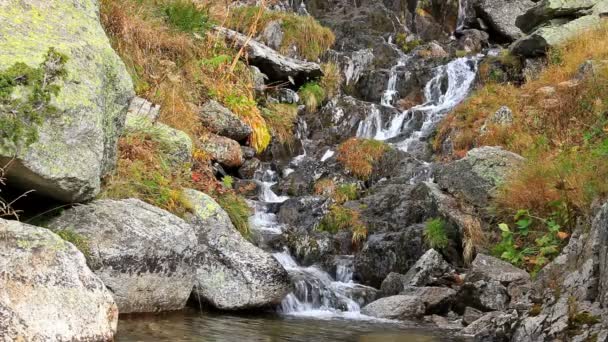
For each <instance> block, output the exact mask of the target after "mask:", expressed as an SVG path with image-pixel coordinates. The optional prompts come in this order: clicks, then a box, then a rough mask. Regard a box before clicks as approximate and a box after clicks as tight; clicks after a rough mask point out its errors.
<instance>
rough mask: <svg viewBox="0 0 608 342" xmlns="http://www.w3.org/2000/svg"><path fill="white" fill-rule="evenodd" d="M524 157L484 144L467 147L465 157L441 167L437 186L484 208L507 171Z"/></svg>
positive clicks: (518, 163) (515, 166)
mask: <svg viewBox="0 0 608 342" xmlns="http://www.w3.org/2000/svg"><path fill="white" fill-rule="evenodd" d="M523 161H524V159H523V158H522V157H521V156H519V155H517V154H515V153H512V152H508V151H505V150H503V149H501V148H500V147H490V146H484V147H479V148H475V149H472V150H470V151H469V152H468V153H467V155H466V157H464V158H462V159H460V160H457V161H455V162H452V163H450V164H447V165H445V166H444V167H442V168H440V169H439V170H438V171H437V174H436V180H437V183H438V184H439V186H440V187H441V188H442V189H444V190H447V192H449V193H451V194H455V195H456V196H457V197H460V198H462V199H464V200H466V201H467V202H469V203H471V204H473V205H475V206H477V207H480V208H485V207H486V206H487V205H488V203H490V199H491V197H492V196H493V193H494V190H495V188H496V186H498V185H500V184H501V183H502V182H503V181H504V179H505V177H506V176H507V175H508V173H509V172H510V171H511V170H513V169H515V168H517V167H518V166H519V165H520V164H521V163H522V162H523Z"/></svg>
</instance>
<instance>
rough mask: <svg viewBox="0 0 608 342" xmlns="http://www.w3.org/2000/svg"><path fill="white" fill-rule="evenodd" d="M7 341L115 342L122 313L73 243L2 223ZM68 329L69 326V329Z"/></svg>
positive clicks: (1, 303)
mask: <svg viewBox="0 0 608 342" xmlns="http://www.w3.org/2000/svg"><path fill="white" fill-rule="evenodd" d="M0 236H2V238H0V258H1V259H2V263H0V274H2V280H1V281H0V283H1V284H2V285H0V288H1V289H2V290H1V291H0V293H1V295H0V331H1V332H2V334H1V335H2V338H1V339H2V340H3V341H51V340H53V341H55V340H61V341H81V340H86V341H111V340H112V339H113V336H114V334H115V333H116V325H117V322H118V308H117V307H116V304H115V302H114V299H113V298H112V294H111V293H110V291H108V290H107V289H106V287H105V286H104V284H103V283H102V281H101V280H100V279H99V278H98V277H97V276H96V275H95V274H94V273H93V272H91V270H90V269H89V268H88V267H87V264H86V260H85V257H84V256H83V254H82V253H81V252H80V251H78V249H76V247H74V246H73V245H72V244H71V243H68V242H66V241H63V240H62V239H61V238H60V237H59V236H57V235H55V234H53V233H52V232H51V231H49V230H47V229H43V228H38V227H34V226H30V225H27V224H24V223H19V222H16V221H5V220H2V219H0ZM68 323H69V324H68Z"/></svg>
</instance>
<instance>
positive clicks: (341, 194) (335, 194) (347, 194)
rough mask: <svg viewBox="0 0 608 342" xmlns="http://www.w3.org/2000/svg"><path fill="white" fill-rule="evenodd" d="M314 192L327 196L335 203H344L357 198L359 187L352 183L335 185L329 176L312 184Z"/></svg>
mask: <svg viewBox="0 0 608 342" xmlns="http://www.w3.org/2000/svg"><path fill="white" fill-rule="evenodd" d="M313 190H314V191H313V192H314V194H315V195H319V196H325V197H329V198H331V199H333V200H334V202H336V203H337V204H344V203H346V202H348V201H354V200H356V199H358V198H359V187H358V186H357V184H354V183H347V184H339V185H337V184H336V183H335V182H334V181H333V180H331V179H329V178H322V179H319V180H318V181H317V182H316V183H315V185H314V189H313Z"/></svg>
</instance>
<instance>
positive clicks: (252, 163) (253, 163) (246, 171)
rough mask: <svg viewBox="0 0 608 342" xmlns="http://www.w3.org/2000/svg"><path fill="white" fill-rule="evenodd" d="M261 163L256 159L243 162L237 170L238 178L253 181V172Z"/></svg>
mask: <svg viewBox="0 0 608 342" xmlns="http://www.w3.org/2000/svg"><path fill="white" fill-rule="evenodd" d="M260 165H261V162H260V160H259V159H257V158H252V159H248V160H245V162H244V163H243V166H241V168H240V169H239V177H241V178H243V179H253V176H254V175H255V172H256V171H257V170H258V169H259V168H260Z"/></svg>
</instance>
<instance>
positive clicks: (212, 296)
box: [183, 189, 291, 310]
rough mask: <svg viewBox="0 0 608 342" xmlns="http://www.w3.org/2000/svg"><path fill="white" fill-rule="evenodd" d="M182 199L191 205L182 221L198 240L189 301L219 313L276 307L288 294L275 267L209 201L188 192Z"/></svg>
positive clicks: (285, 280)
mask: <svg viewBox="0 0 608 342" xmlns="http://www.w3.org/2000/svg"><path fill="white" fill-rule="evenodd" d="M183 195H184V198H185V199H186V200H187V201H188V202H189V203H190V204H191V206H192V214H191V215H188V216H187V218H186V220H187V221H188V222H189V223H190V224H191V225H192V226H193V227H194V229H195V233H196V241H198V250H197V255H196V257H195V262H196V282H195V286H194V290H193V293H192V297H193V299H194V300H196V301H198V300H200V301H203V302H206V303H209V304H211V305H213V306H214V307H215V308H217V309H221V310H245V309H253V308H260V307H271V306H273V305H278V304H279V303H280V302H281V300H282V299H283V298H284V297H285V295H287V293H288V292H289V291H291V283H290V281H289V275H288V274H287V272H286V271H285V269H284V268H283V267H282V266H281V265H280V264H279V262H278V261H277V260H276V259H275V258H274V257H273V256H272V255H271V254H269V253H267V252H265V251H263V250H261V249H260V248H258V247H256V246H254V245H253V244H252V243H250V242H249V241H247V240H246V239H245V238H244V237H243V236H242V235H241V234H240V233H239V232H238V231H237V230H236V228H234V226H233V225H232V222H231V221H230V217H229V216H228V214H227V213H226V212H225V211H224V210H223V209H222V208H221V207H220V206H219V205H218V204H217V203H216V202H215V201H214V200H213V199H212V198H211V197H209V196H207V195H205V194H203V193H201V192H198V191H195V190H191V189H186V190H184V192H183Z"/></svg>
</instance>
